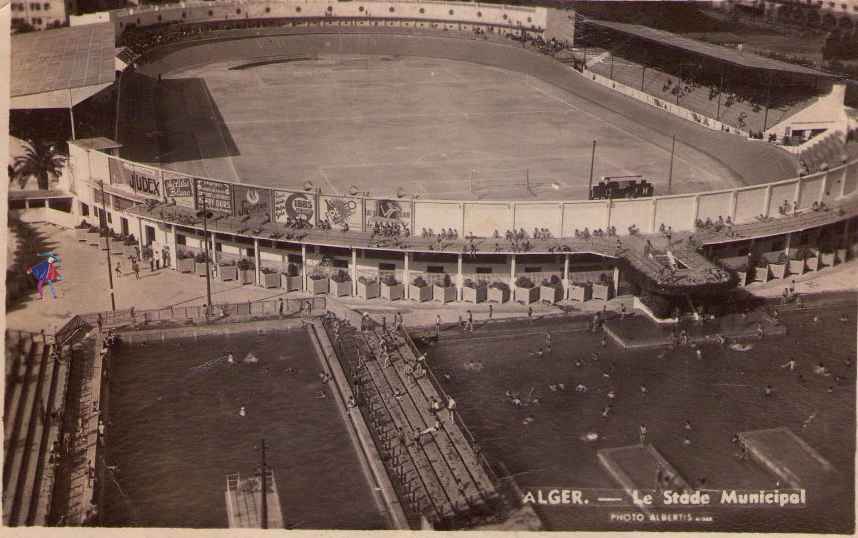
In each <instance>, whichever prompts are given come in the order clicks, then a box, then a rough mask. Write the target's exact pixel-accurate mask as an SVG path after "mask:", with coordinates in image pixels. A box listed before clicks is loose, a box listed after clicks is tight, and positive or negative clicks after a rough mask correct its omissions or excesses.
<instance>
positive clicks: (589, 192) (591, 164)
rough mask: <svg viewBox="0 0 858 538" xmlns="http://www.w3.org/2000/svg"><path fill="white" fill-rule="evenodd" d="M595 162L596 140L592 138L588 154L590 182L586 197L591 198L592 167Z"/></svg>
mask: <svg viewBox="0 0 858 538" xmlns="http://www.w3.org/2000/svg"><path fill="white" fill-rule="evenodd" d="M595 164H596V141H595V140H593V153H592V154H591V155H590V182H589V184H588V185H587V199H588V200H592V199H593V167H594V166H595Z"/></svg>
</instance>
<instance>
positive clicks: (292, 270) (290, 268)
mask: <svg viewBox="0 0 858 538" xmlns="http://www.w3.org/2000/svg"><path fill="white" fill-rule="evenodd" d="M286 276H298V266H297V265H295V264H294V263H290V264H289V265H287V266H286Z"/></svg>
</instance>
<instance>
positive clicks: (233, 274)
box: [218, 265, 238, 282]
mask: <svg viewBox="0 0 858 538" xmlns="http://www.w3.org/2000/svg"><path fill="white" fill-rule="evenodd" d="M218 272H219V273H220V280H221V282H226V281H228V280H238V267H236V266H234V265H221V266H219V267H218Z"/></svg>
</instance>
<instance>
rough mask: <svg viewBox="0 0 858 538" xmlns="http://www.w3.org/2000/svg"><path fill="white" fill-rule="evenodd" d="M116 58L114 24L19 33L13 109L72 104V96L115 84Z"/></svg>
mask: <svg viewBox="0 0 858 538" xmlns="http://www.w3.org/2000/svg"><path fill="white" fill-rule="evenodd" d="M114 57H115V35H114V29H113V25H112V24H111V23H101V24H87V25H82V26H72V27H69V28H58V29H55V30H44V31H41V32H29V33H26V34H15V35H13V36H12V69H11V77H10V95H11V97H12V108H55V107H58V106H59V107H62V108H66V107H68V105H69V101H70V100H71V101H72V102H74V103H77V102H80V101H83V100H84V99H86V98H88V97H90V96H91V95H93V94H95V93H96V92H98V91H100V90H101V89H102V88H104V87H106V86H108V85H110V84H112V83H113V80H114V78H115V75H114V69H115V60H114ZM69 90H72V92H69ZM58 92H62V94H63V95H60V94H58ZM70 93H71V94H72V95H69V94H70ZM63 97H64V99H63Z"/></svg>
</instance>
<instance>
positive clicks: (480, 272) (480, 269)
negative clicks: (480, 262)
mask: <svg viewBox="0 0 858 538" xmlns="http://www.w3.org/2000/svg"><path fill="white" fill-rule="evenodd" d="M491 272H492V268H491V267H477V274H478V275H487V274H489V273H491Z"/></svg>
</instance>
